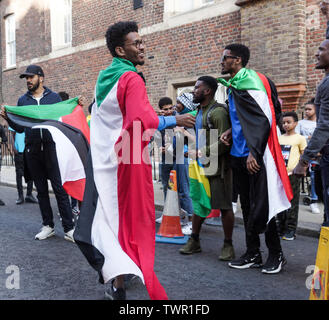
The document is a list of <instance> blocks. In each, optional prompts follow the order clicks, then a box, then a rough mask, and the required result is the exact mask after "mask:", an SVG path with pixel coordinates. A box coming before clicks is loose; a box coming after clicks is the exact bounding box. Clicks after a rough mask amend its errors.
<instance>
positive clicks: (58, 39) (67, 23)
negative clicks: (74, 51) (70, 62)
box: [50, 0, 72, 51]
mask: <svg viewBox="0 0 329 320" xmlns="http://www.w3.org/2000/svg"><path fill="white" fill-rule="evenodd" d="M50 25H51V47H52V51H56V50H60V49H63V48H67V47H71V46H72V0H56V1H55V0H50Z"/></svg>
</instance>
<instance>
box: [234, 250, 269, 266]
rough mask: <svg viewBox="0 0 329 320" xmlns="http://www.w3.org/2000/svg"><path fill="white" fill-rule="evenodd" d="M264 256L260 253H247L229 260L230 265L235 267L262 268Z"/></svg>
mask: <svg viewBox="0 0 329 320" xmlns="http://www.w3.org/2000/svg"><path fill="white" fill-rule="evenodd" d="M262 264H263V262H262V256H261V254H260V253H259V252H258V253H253V254H250V253H248V252H247V253H245V254H244V255H243V256H241V257H240V258H239V259H237V260H234V261H231V262H229V264H228V265H229V267H231V268H235V269H248V268H260V267H261V266H262Z"/></svg>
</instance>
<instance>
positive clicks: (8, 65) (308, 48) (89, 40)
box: [0, 0, 326, 110]
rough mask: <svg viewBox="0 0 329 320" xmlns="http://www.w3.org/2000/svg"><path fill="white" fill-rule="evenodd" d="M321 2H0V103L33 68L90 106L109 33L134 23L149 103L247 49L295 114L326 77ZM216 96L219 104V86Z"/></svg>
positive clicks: (20, 87)
mask: <svg viewBox="0 0 329 320" xmlns="http://www.w3.org/2000/svg"><path fill="white" fill-rule="evenodd" d="M319 3H320V0H124V1H122V0H1V1H0V14H1V57H2V58H1V66H0V67H1V78H0V86H1V92H0V100H1V101H2V102H3V103H6V104H11V105H12V104H16V102H17V99H18V97H19V96H20V95H22V94H23V93H24V92H25V91H26V84H25V81H24V79H19V77H18V76H19V74H20V73H22V72H23V71H24V70H25V68H26V66H28V65H29V64H38V65H40V66H41V67H42V68H43V69H44V72H45V85H46V86H48V87H49V88H51V89H52V90H54V91H57V92H58V91H66V92H68V93H69V95H70V97H74V96H77V95H83V96H84V97H86V98H87V100H88V101H90V102H91V101H92V99H93V92H94V86H95V82H96V79H97V76H98V73H99V71H100V70H102V69H104V68H106V67H107V66H108V65H109V64H110V63H111V60H112V57H111V55H110V53H109V51H108V49H107V48H106V44H105V32H106V29H107V27H108V26H109V25H110V24H112V23H114V22H117V21H120V20H135V21H137V23H138V25H139V28H140V33H141V34H142V36H143V38H144V39H145V41H146V56H147V59H146V63H145V65H144V66H143V67H141V68H139V69H140V71H142V72H143V73H144V75H145V78H146V84H147V90H148V94H149V98H150V101H151V103H152V105H153V106H156V105H157V102H158V100H159V98H160V97H163V96H170V97H172V98H174V99H175V97H176V96H177V94H179V93H181V92H183V91H189V90H191V87H192V86H193V84H194V83H195V81H196V79H197V78H198V77H199V76H201V75H213V76H215V77H218V76H220V65H219V61H220V57H221V54H222V52H223V49H224V47H225V46H226V45H228V44H230V43H233V42H239V43H243V44H246V45H247V46H249V48H250V49H251V59H250V63H249V65H248V67H250V68H253V69H255V70H257V71H259V72H262V73H265V74H266V75H267V76H269V77H270V78H271V79H272V80H273V81H274V82H275V83H276V85H277V88H278V92H279V95H280V97H281V99H282V100H283V106H284V109H286V110H288V109H289V110H302V105H303V104H304V103H305V102H306V101H307V100H309V99H310V98H311V97H313V96H314V94H315V91H316V86H317V84H318V83H319V81H320V80H321V79H322V77H323V72H322V71H319V70H315V69H314V66H315V63H316V62H315V56H314V55H315V53H316V50H317V48H318V46H319V44H320V42H321V41H322V40H323V39H324V38H325V28H326V21H325V18H324V17H323V16H322V15H321V14H320V10H319ZM217 98H218V100H224V99H225V89H224V88H219V90H218V95H217Z"/></svg>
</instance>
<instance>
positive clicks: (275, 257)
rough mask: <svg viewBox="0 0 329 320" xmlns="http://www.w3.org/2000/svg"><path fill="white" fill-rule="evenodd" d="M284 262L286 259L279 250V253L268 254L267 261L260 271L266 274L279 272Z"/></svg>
mask: <svg viewBox="0 0 329 320" xmlns="http://www.w3.org/2000/svg"><path fill="white" fill-rule="evenodd" d="M286 263H287V260H286V258H285V257H284V256H283V253H282V252H280V253H279V254H269V256H268V258H267V261H266V263H265V264H264V267H263V269H262V272H263V273H267V274H274V273H279V272H280V271H281V270H282V267H283V266H284V265H285V264H286Z"/></svg>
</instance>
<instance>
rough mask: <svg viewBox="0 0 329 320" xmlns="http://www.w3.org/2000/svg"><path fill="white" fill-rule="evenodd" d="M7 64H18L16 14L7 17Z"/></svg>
mask: <svg viewBox="0 0 329 320" xmlns="http://www.w3.org/2000/svg"><path fill="white" fill-rule="evenodd" d="M5 26H6V65H7V67H11V66H14V65H15V64H16V41H15V38H16V36H15V33H16V30H15V28H16V26H15V15H13V14H12V15H10V16H8V17H7V18H6V21H5Z"/></svg>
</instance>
